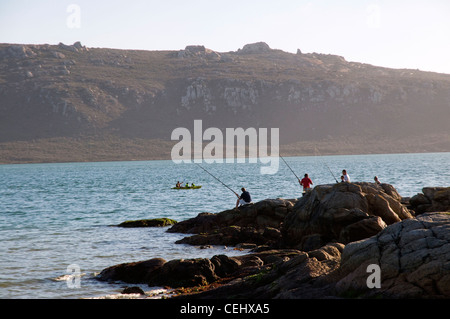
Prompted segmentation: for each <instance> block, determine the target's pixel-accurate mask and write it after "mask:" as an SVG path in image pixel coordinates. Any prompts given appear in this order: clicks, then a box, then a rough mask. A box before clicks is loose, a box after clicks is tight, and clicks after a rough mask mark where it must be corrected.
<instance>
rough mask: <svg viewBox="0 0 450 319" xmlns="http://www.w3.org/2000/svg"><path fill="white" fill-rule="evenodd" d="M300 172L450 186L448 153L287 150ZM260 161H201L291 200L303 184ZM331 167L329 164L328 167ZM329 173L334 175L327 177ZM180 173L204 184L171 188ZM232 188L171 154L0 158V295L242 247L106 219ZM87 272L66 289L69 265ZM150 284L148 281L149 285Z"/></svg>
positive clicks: (48, 291) (49, 292) (187, 206)
mask: <svg viewBox="0 0 450 319" xmlns="http://www.w3.org/2000/svg"><path fill="white" fill-rule="evenodd" d="M285 159H286V161H287V162H288V163H289V165H290V166H291V167H292V169H293V170H294V171H295V172H296V173H297V175H298V176H299V177H302V176H303V174H304V173H309V175H310V177H311V178H312V180H313V182H314V184H315V185H318V184H327V183H333V182H334V177H336V178H337V179H339V176H340V172H341V171H342V169H344V168H345V169H347V171H348V172H349V175H350V177H351V179H352V181H370V182H371V181H373V177H374V176H375V175H377V176H378V177H379V179H380V180H381V182H383V183H390V184H392V185H394V186H395V187H396V189H397V190H398V191H399V193H400V194H401V195H402V196H413V195H415V194H417V193H419V192H421V190H422V187H425V186H450V153H429V154H390V155H357V156H323V157H319V156H313V157H287V158H285ZM261 166H262V164H260V163H256V164H253V163H252V164H250V163H248V162H247V163H239V164H238V163H233V164H203V167H205V168H206V169H207V170H208V171H209V172H211V173H212V174H213V175H215V176H216V177H218V178H220V179H221V180H222V181H223V182H224V183H225V184H227V185H228V186H229V187H231V188H232V189H234V190H235V191H237V192H238V191H239V189H240V188H241V187H246V188H247V189H248V190H249V191H250V193H251V194H252V197H253V200H254V201H259V200H263V199H266V198H277V197H281V198H295V197H299V196H300V191H301V190H300V188H299V187H298V183H297V181H296V178H295V176H294V175H293V174H292V172H291V171H290V170H289V169H288V168H287V166H286V165H285V164H284V162H282V161H281V160H280V163H279V170H278V172H277V173H276V174H274V175H261V174H260V168H261ZM330 171H331V172H330ZM333 175H334V176H333ZM177 180H180V181H185V182H189V183H191V182H195V183H196V184H197V185H203V187H202V188H201V189H199V190H172V189H171V187H172V186H173V185H174V184H175V183H176V181H177ZM235 202H236V197H235V195H234V194H233V193H232V192H231V191H230V190H228V189H227V188H225V187H224V186H223V185H221V184H220V183H218V182H217V181H216V180H215V179H214V178H212V177H211V176H210V175H208V174H207V173H206V172H204V171H203V170H201V169H200V168H199V167H198V166H196V165H194V164H179V165H177V164H174V163H173V162H172V161H148V162H105V163H64V164H21V165H0V243H1V244H0V298H85V297H97V296H103V295H108V294H114V293H118V292H120V291H121V290H122V289H123V287H124V286H125V285H124V284H120V283H118V284H108V283H103V282H99V281H97V280H95V279H94V276H95V274H97V273H99V272H100V271H101V270H102V269H104V268H106V267H109V266H112V265H116V264H119V263H123V262H132V261H140V260H146V259H150V258H155V257H161V258H164V259H166V260H170V259H177V258H193V257H212V256H213V255H215V254H223V253H225V254H229V255H231V254H239V253H241V252H238V251H234V250H232V249H224V247H214V248H213V249H199V248H198V247H191V246H186V245H176V244H174V242H175V241H176V240H178V239H180V238H182V237H183V236H184V235H182V234H169V233H167V232H166V230H167V228H135V229H130V228H118V227H111V225H117V224H119V223H121V222H123V221H125V220H133V219H144V218H157V217H169V218H173V219H175V220H178V221H182V220H185V219H188V218H191V217H195V216H196V215H197V214H198V213H200V212H206V211H207V212H213V213H214V212H219V211H222V210H225V209H229V208H231V207H233V205H234V204H235ZM74 264H75V265H77V266H79V268H80V270H81V273H82V274H83V276H82V278H81V282H80V287H79V288H69V287H68V285H67V282H66V281H65V280H64V278H66V277H64V276H67V275H68V274H70V272H69V271H68V270H67V267H68V266H69V265H74ZM144 290H145V289H144ZM147 290H148V289H147Z"/></svg>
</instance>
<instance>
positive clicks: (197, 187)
mask: <svg viewBox="0 0 450 319" xmlns="http://www.w3.org/2000/svg"><path fill="white" fill-rule="evenodd" d="M199 188H202V185H195V186H194V187H192V186H189V187H186V186H183V187H172V189H199Z"/></svg>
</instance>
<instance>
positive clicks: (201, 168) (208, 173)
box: [194, 162, 239, 197]
mask: <svg viewBox="0 0 450 319" xmlns="http://www.w3.org/2000/svg"><path fill="white" fill-rule="evenodd" d="M194 164H196V165H197V166H198V167H200V168H201V169H202V170H204V171H205V172H206V173H208V174H209V175H211V176H212V177H214V178H215V179H216V180H218V181H219V182H220V183H221V184H222V185H223V186H225V187H226V188H228V189H229V190H230V191H232V192H233V193H234V194H235V195H236V196H238V197H239V195H238V194H237V193H236V192H235V191H234V190H232V189H231V188H230V187H228V186H227V185H226V184H225V183H224V182H222V181H221V180H220V179H218V178H217V177H215V176H214V175H213V174H211V173H210V172H208V171H207V170H206V169H205V168H204V167H202V166H200V164H198V163H195V162H194Z"/></svg>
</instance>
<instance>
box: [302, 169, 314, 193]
mask: <svg viewBox="0 0 450 319" xmlns="http://www.w3.org/2000/svg"><path fill="white" fill-rule="evenodd" d="M299 182H300V185H301V186H303V196H304V195H305V194H306V193H307V192H309V191H311V185H312V184H313V181H312V180H311V179H310V178H309V176H308V174H305V176H304V177H303V178H302V180H301V181H299Z"/></svg>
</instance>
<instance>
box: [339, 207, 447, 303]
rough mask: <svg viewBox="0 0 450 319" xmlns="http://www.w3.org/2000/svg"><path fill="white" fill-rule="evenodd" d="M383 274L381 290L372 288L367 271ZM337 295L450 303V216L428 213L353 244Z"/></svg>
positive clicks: (344, 259)
mask: <svg viewBox="0 0 450 319" xmlns="http://www.w3.org/2000/svg"><path fill="white" fill-rule="evenodd" d="M370 264H375V265H379V266H380V268H381V288H379V289H373V290H371V289H368V288H367V283H366V281H367V277H368V273H367V266H368V265H370ZM340 273H341V274H340V275H341V276H344V278H343V279H341V280H340V281H339V282H338V283H337V285H336V291H337V293H338V294H339V293H345V292H346V291H352V292H354V293H357V294H358V295H360V296H364V297H370V296H373V295H382V296H383V297H394V298H424V297H426V298H436V297H445V298H450V214H449V213H426V214H423V215H420V216H419V217H417V219H410V220H405V221H403V222H401V223H397V224H394V225H392V226H389V227H388V228H386V229H385V230H383V231H382V232H380V233H379V234H378V235H376V236H374V237H372V238H369V239H367V240H364V241H360V242H355V243H351V244H348V245H347V246H346V247H345V249H344V253H343V256H342V261H341V268H340Z"/></svg>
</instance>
